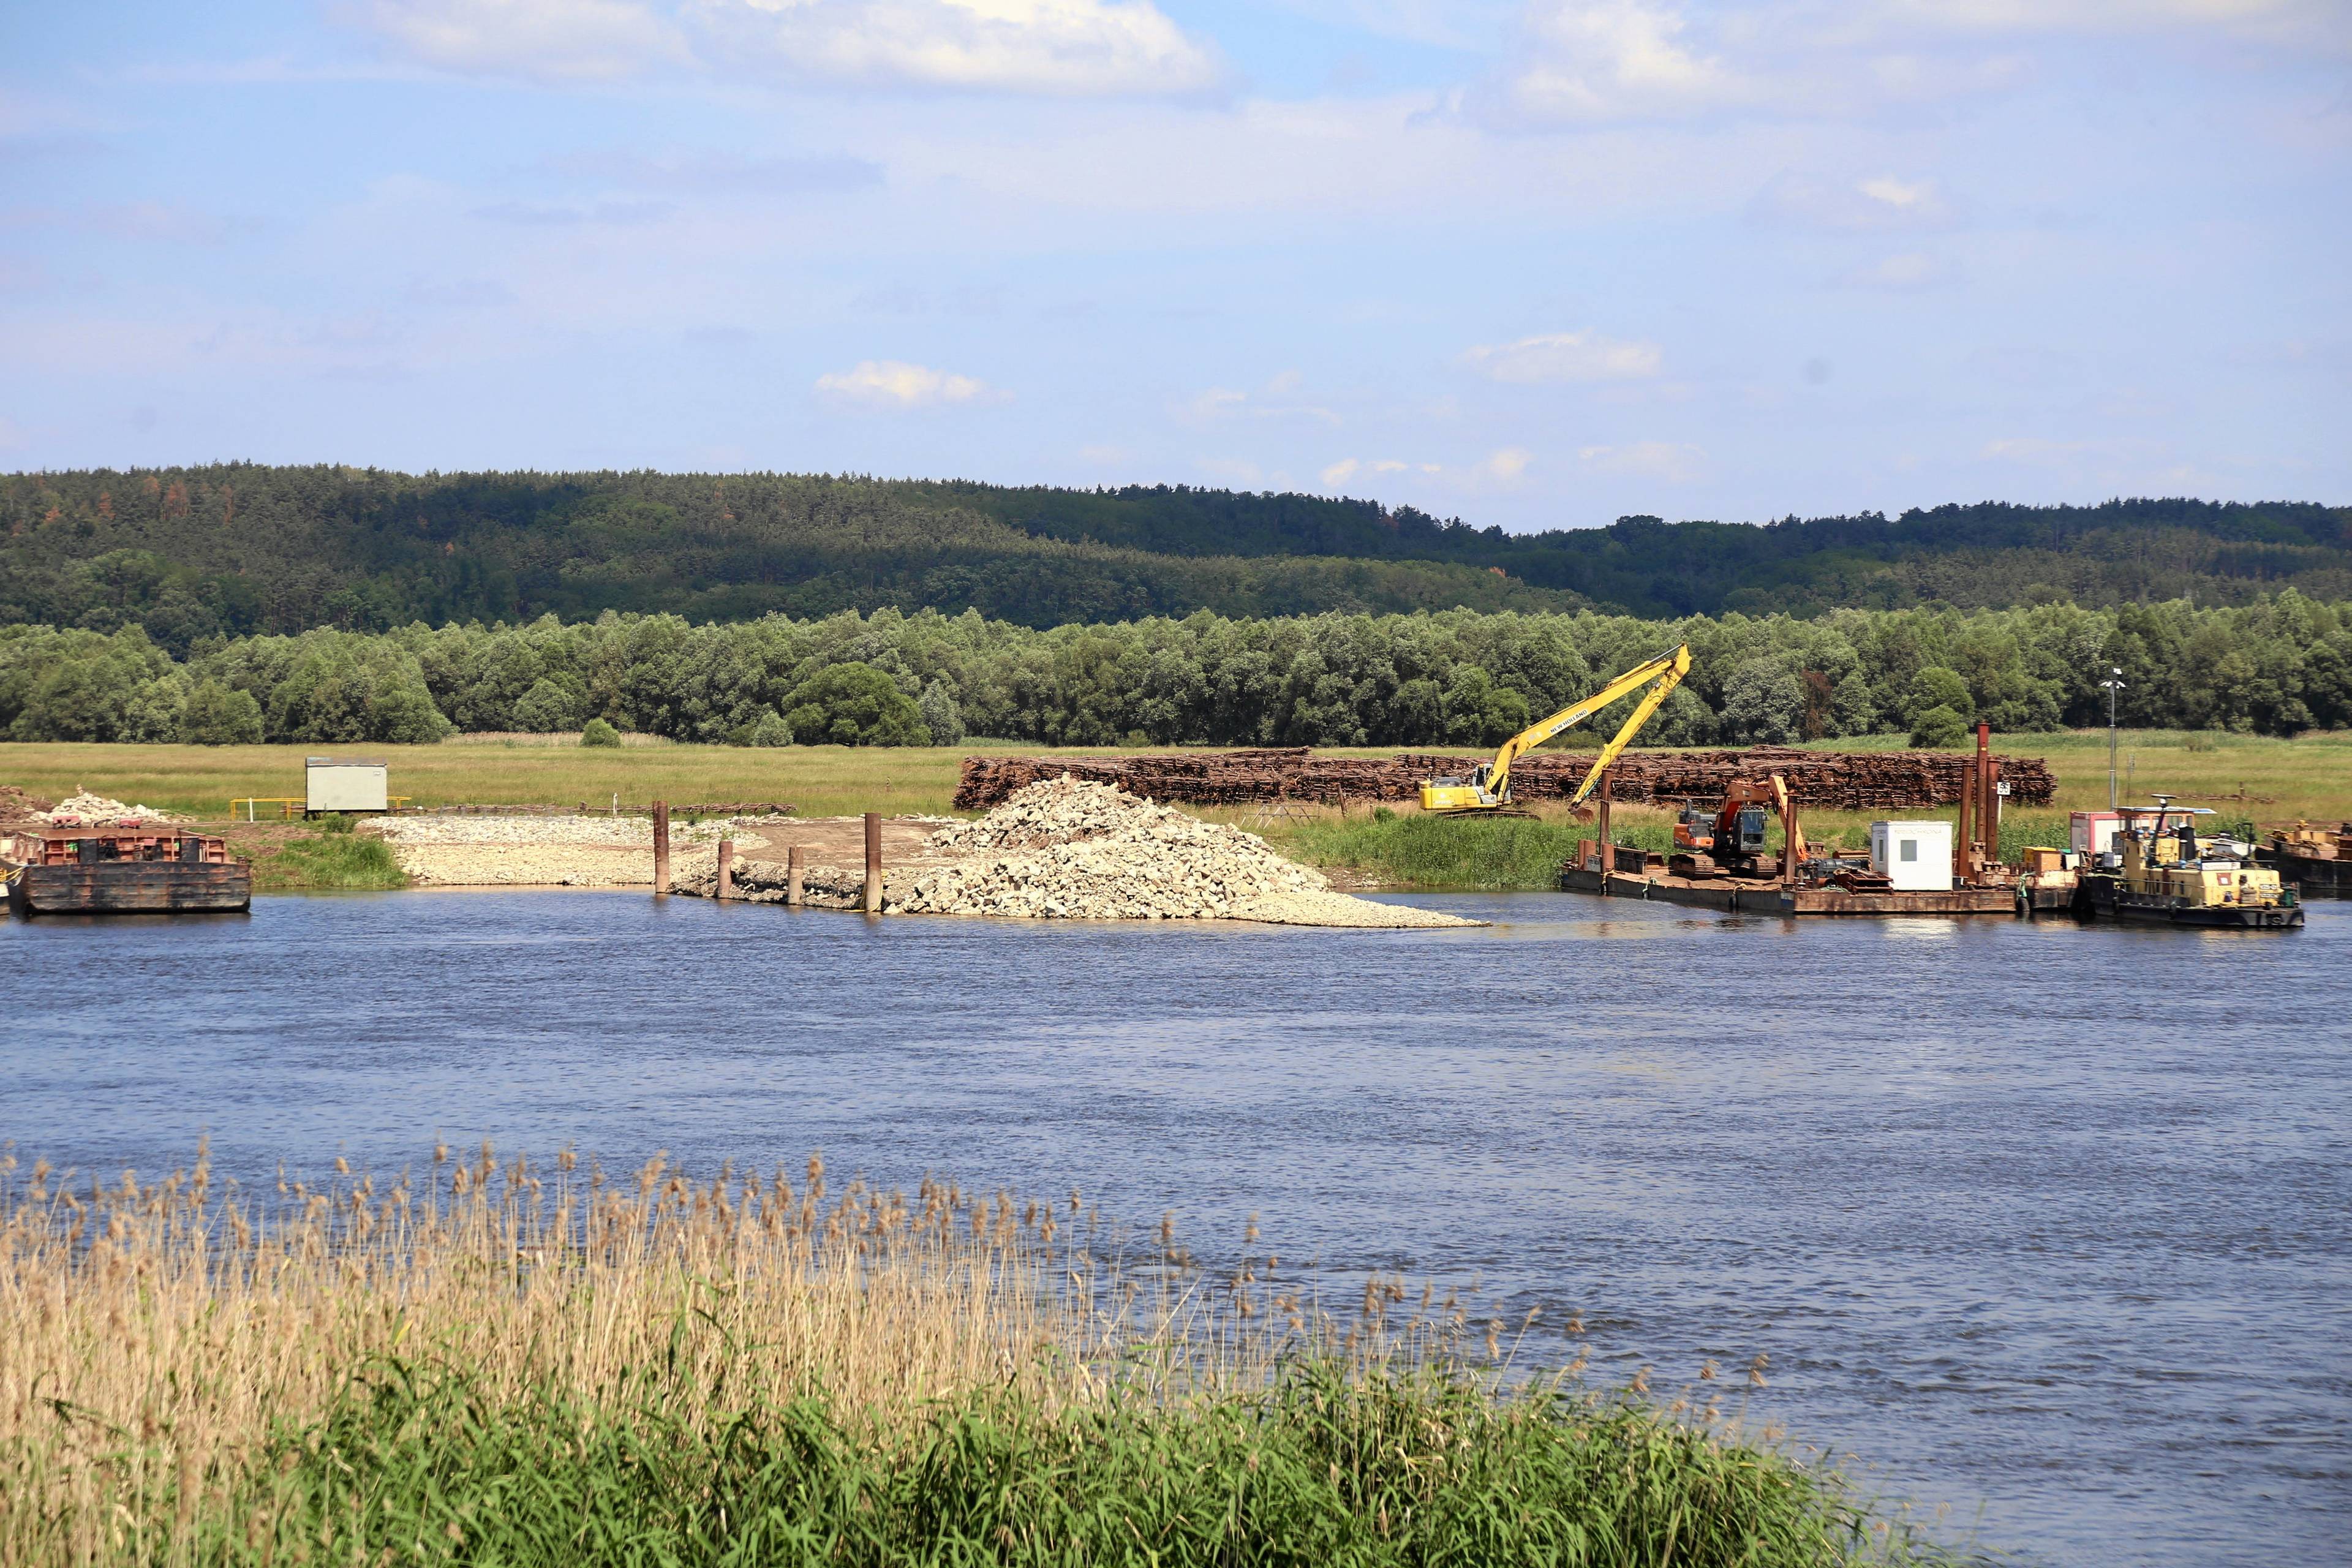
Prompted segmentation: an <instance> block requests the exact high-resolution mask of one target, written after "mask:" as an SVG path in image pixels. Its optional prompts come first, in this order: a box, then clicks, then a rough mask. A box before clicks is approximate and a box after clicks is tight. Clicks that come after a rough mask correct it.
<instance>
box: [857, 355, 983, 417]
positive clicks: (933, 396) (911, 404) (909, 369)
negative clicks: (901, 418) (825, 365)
mask: <svg viewBox="0 0 2352 1568" xmlns="http://www.w3.org/2000/svg"><path fill="white" fill-rule="evenodd" d="M816 390H817V392H818V393H819V395H823V396H824V397H826V398H828V399H830V400H832V401H833V402H835V403H840V404H844V405H848V406H850V407H855V408H872V409H887V410H894V411H895V410H904V409H914V408H937V407H941V406H951V405H975V404H984V403H1004V402H1008V401H1010V399H1011V394H1009V393H1005V392H1002V391H1000V390H998V389H997V388H995V387H992V386H990V385H989V384H987V383H986V382H984V381H979V380H975V379H974V378H972V377H971V376H968V375H955V374H950V373H949V372H947V371H943V370H933V369H931V368H930V366H929V365H921V364H908V363H907V362H906V361H904V360H895V359H879V360H877V359H869V360H865V361H862V362H860V363H859V364H858V365H857V367H856V369H855V370H845V371H834V372H831V373H829V374H824V375H821V376H818V377H817V378H816Z"/></svg>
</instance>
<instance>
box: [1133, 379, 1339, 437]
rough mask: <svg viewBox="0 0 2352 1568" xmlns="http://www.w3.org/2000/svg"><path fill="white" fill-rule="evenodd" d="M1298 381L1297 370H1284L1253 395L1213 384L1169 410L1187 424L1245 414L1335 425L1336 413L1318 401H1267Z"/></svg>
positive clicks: (1294, 387)
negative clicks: (1308, 420)
mask: <svg viewBox="0 0 2352 1568" xmlns="http://www.w3.org/2000/svg"><path fill="white" fill-rule="evenodd" d="M1299 380H1300V377H1299V374H1298V373H1297V371H1295V370H1286V371H1284V372H1283V373H1282V374H1279V375H1277V376H1276V377H1275V378H1274V379H1273V380H1272V381H1269V382H1267V383H1266V384H1265V387H1264V388H1263V389H1262V390H1261V391H1259V392H1257V393H1255V394H1252V393H1247V392H1239V391H1236V390H1234V388H1232V387H1230V386H1213V387H1211V388H1209V389H1208V390H1207V391H1206V392H1203V393H1201V394H1200V395H1197V396H1194V397H1191V398H1188V399H1186V400H1185V401H1183V402H1181V403H1180V404H1177V405H1175V406H1174V408H1173V409H1172V410H1171V412H1173V413H1174V415H1175V416H1176V417H1177V418H1178V419H1179V420H1181V422H1183V423H1184V424H1187V425H1214V424H1217V423H1219V422H1221V421H1223V420H1226V419H1234V418H1240V417H1244V416H1246V417H1248V418H1251V419H1311V420H1313V421H1314V422H1316V423H1317V424H1318V425H1328V426H1335V427H1336V426H1338V425H1339V423H1340V419H1339V415H1338V414H1337V413H1336V412H1334V411H1333V410H1331V409H1328V408H1325V407H1323V406H1322V405H1319V404H1313V403H1269V402H1267V401H1266V398H1267V397H1268V396H1269V395H1276V396H1280V395H1288V394H1290V393H1293V392H1296V391H1297V390H1298V383H1299Z"/></svg>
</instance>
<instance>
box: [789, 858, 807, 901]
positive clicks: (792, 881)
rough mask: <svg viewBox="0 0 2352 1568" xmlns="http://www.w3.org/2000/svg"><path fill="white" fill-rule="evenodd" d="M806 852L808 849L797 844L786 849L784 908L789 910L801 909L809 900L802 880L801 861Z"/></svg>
mask: <svg viewBox="0 0 2352 1568" xmlns="http://www.w3.org/2000/svg"><path fill="white" fill-rule="evenodd" d="M805 853H806V851H805V850H803V848H802V847H800V846H799V845H797V844H795V845H793V846H792V847H790V848H788V849H786V850H785V851H784V908H786V909H788V910H796V909H799V908H800V907H801V905H802V904H803V903H804V902H806V901H807V900H806V895H805V893H804V890H803V881H802V878H803V864H802V861H801V857H802V856H803V854H805Z"/></svg>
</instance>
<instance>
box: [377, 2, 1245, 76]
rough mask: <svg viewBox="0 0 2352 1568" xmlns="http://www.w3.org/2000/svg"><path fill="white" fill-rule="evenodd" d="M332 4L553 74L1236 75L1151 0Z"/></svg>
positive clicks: (412, 49) (484, 56) (489, 59)
mask: <svg viewBox="0 0 2352 1568" xmlns="http://www.w3.org/2000/svg"><path fill="white" fill-rule="evenodd" d="M333 14H334V15H335V16H337V17H338V18H339V19H340V20H341V21H343V22H344V23H346V24H347V25H349V26H355V27H358V28H360V29H361V30H362V31H365V32H368V33H372V34H373V35H374V36H375V37H377V38H378V39H379V40H381V41H382V42H383V44H384V45H385V46H386V47H388V48H390V49H391V50H392V51H393V52H394V53H395V54H398V55H401V56H403V57H405V58H408V59H411V60H415V61H416V62H418V63H420V64H423V65H426V66H430V67H433V68H437V69H441V70H451V71H460V72H465V73H468V74H483V75H509V76H522V77H530V78H535V79H555V80H567V79H568V80H597V79H614V78H620V77H627V76H634V75H636V74H638V73H640V72H642V71H644V70H646V68H650V67H656V66H674V65H691V66H698V67H700V68H704V69H706V70H710V71H714V72H724V73H726V74H727V75H729V76H730V77H733V78H737V79H740V78H741V77H742V76H743V75H744V74H745V72H746V70H747V68H749V69H750V70H752V71H768V72H772V73H774V74H776V75H779V76H782V77H786V78H791V79H800V80H810V81H829V82H841V83H847V84H852V85H866V86H918V87H933V88H950V89H969V90H980V91H995V92H1015V93H1035V94H1043V95H1048V96H1060V97H1084V96H1092V95H1105V94H1123V95H1129V96H1147V97H1148V96H1187V95H1196V94H1200V93H1203V92H1207V91H1210V90H1213V89H1215V88H1217V87H1218V86H1219V85H1220V84H1221V83H1222V82H1223V80H1224V77H1225V68H1224V65H1223V60H1222V58H1220V57H1219V56H1218V54H1217V52H1216V50H1215V49H1214V47H1212V46H1210V45H1208V44H1205V43H1203V42H1202V41H1200V40H1198V39H1195V38H1193V37H1191V36H1190V35H1189V34H1187V33H1185V32H1184V31H1183V29H1181V27H1179V26H1176V24H1175V23H1174V22H1171V20H1169V19H1168V17H1167V16H1166V15H1165V14H1163V13H1162V12H1161V11H1160V9H1159V8H1158V6H1156V5H1153V4H1152V0H340V4H339V5H337V6H336V8H335V10H334V12H333Z"/></svg>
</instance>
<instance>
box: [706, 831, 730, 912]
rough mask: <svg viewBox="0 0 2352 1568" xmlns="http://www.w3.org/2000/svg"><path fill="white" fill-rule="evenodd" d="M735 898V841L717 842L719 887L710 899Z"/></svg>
mask: <svg viewBox="0 0 2352 1568" xmlns="http://www.w3.org/2000/svg"><path fill="white" fill-rule="evenodd" d="M734 896H735V840H733V839H732V838H722V839H720V840H719V887H718V889H717V890H716V891H715V892H713V893H712V894H711V897H713V898H715V899H731V898H733V897H734Z"/></svg>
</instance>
